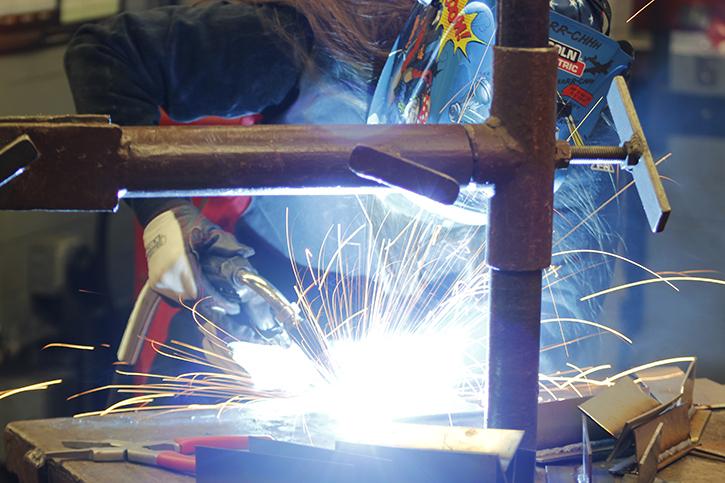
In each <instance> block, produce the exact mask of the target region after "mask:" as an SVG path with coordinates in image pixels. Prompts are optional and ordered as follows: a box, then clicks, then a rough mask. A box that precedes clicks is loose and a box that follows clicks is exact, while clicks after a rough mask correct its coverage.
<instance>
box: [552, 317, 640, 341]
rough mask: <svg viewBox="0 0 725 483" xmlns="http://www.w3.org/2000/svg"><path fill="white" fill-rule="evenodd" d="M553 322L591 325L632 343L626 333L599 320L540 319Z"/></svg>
mask: <svg viewBox="0 0 725 483" xmlns="http://www.w3.org/2000/svg"><path fill="white" fill-rule="evenodd" d="M553 322H557V323H558V322H571V323H574V324H582V325H590V326H592V327H596V328H598V329H602V330H604V331H606V332H609V333H610V334H614V335H615V336H617V337H619V338H620V339H622V340H623V341H625V342H626V343H627V344H632V339H630V338H629V337H627V336H626V335H624V334H622V333H621V332H619V331H617V330H615V329H612V328H611V327H608V326H606V325H604V324H600V323H599V322H592V321H591V320H582V319H572V318H562V317H557V318H555V319H544V320H542V321H541V323H542V324H550V323H553Z"/></svg>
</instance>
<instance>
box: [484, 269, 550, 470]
mask: <svg viewBox="0 0 725 483" xmlns="http://www.w3.org/2000/svg"><path fill="white" fill-rule="evenodd" d="M490 277H491V278H490V281H489V286H490V293H489V324H488V325H489V328H488V340H489V341H490V343H489V345H488V350H487V359H488V378H487V394H488V401H487V406H486V427H488V428H499V429H504V428H505V429H518V430H524V431H525V432H524V437H523V440H522V442H521V448H522V449H523V450H525V452H530V453H532V454H533V453H535V450H536V424H537V423H536V417H537V407H538V397H539V382H538V381H539V339H540V323H539V322H540V317H541V280H542V272H541V271H540V270H533V271H526V272H513V271H502V270H496V269H491V271H490ZM524 459H526V458H524ZM522 463H524V464H523V465H522V466H520V467H519V468H517V478H516V479H515V481H533V471H534V462H533V456H532V457H531V458H530V461H528V462H523V461H522ZM527 466H528V468H527Z"/></svg>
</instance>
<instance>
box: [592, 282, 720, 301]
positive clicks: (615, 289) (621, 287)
mask: <svg viewBox="0 0 725 483" xmlns="http://www.w3.org/2000/svg"><path fill="white" fill-rule="evenodd" d="M663 282H665V283H666V282H701V283H710V284H714V285H725V280H720V279H717V278H705V277H657V278H649V279H646V280H639V281H637V282H631V283H624V284H622V285H617V286H616V287H611V288H608V289H606V290H601V291H599V292H595V293H593V294H589V295H587V296H585V297H582V298H581V299H579V300H580V301H582V302H585V301H587V300H590V299H593V298H596V297H601V296H602V295H607V294H610V293H614V292H619V291H621V290H626V289H630V288H633V287H639V286H641V285H649V284H653V283H663Z"/></svg>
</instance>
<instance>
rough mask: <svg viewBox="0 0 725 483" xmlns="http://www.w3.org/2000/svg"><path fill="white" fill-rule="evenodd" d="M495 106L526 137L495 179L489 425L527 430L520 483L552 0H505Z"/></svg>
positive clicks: (530, 373) (529, 422)
mask: <svg viewBox="0 0 725 483" xmlns="http://www.w3.org/2000/svg"><path fill="white" fill-rule="evenodd" d="M497 8H498V27H497V29H498V45H497V46H496V47H495V48H494V69H493V72H494V82H493V84H494V98H493V105H492V110H491V114H492V116H495V117H496V118H498V119H499V120H500V121H501V123H502V125H503V127H505V129H506V130H507V131H508V133H509V134H510V136H511V137H512V138H513V139H514V140H515V142H516V143H517V144H518V145H520V147H521V151H522V152H523V153H524V154H523V162H522V163H521V164H520V165H519V166H518V167H517V168H516V169H515V170H514V172H513V173H512V174H511V176H510V177H509V178H507V179H502V180H497V183H496V191H495V195H494V196H493V198H492V199H491V207H490V210H489V216H490V222H489V233H488V253H487V256H488V263H489V265H490V266H491V279H490V300H489V304H490V306H489V320H488V324H489V341H490V342H489V349H488V398H487V408H486V425H487V426H488V427H492V428H507V429H522V430H524V431H525V433H524V438H523V440H522V444H521V448H522V452H521V454H520V455H519V457H518V464H517V467H516V471H515V476H514V480H515V481H522V482H523V481H525V482H529V481H534V458H535V450H536V414H537V404H538V372H539V336H540V320H541V277H542V270H543V269H544V268H546V267H548V266H549V265H550V263H551V243H552V242H551V236H552V213H553V196H554V188H553V178H554V170H555V168H556V162H555V153H556V142H555V99H554V92H555V91H556V54H555V52H554V51H553V49H549V48H546V46H547V45H548V19H549V11H548V10H549V4H548V2H547V1H546V0H501V1H499V2H498V3H497Z"/></svg>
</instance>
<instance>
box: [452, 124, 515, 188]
mask: <svg viewBox="0 0 725 483" xmlns="http://www.w3.org/2000/svg"><path fill="white" fill-rule="evenodd" d="M463 128H464V129H465V131H466V135H467V136H468V142H469V144H470V147H471V154H472V157H473V171H472V172H473V176H472V178H471V179H472V181H473V182H475V183H482V184H486V183H493V184H496V183H502V182H505V181H506V180H508V179H510V178H511V177H512V176H515V173H516V169H517V168H518V167H519V166H521V165H523V164H524V162H525V161H526V152H525V150H524V148H523V147H522V146H521V144H520V143H519V142H518V141H516V139H514V137H513V136H511V134H510V133H509V131H508V129H506V126H504V124H503V122H502V121H501V119H499V118H497V117H495V116H491V117H489V118H488V119H486V121H485V122H484V123H483V124H465V125H464V126H463Z"/></svg>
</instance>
